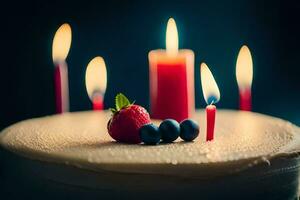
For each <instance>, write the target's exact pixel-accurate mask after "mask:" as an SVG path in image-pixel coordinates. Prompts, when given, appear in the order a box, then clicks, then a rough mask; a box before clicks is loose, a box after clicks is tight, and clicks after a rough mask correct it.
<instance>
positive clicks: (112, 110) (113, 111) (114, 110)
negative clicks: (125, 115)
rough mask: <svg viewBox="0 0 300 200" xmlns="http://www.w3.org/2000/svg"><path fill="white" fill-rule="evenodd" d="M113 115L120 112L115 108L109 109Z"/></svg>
mask: <svg viewBox="0 0 300 200" xmlns="http://www.w3.org/2000/svg"><path fill="white" fill-rule="evenodd" d="M109 110H110V111H111V112H112V113H113V114H115V113H116V112H118V111H117V110H116V109H115V108H110V109H109Z"/></svg>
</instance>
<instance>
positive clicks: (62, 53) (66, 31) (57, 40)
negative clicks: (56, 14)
mask: <svg viewBox="0 0 300 200" xmlns="http://www.w3.org/2000/svg"><path fill="white" fill-rule="evenodd" d="M71 41H72V30H71V26H70V25H69V24H67V23H65V24H63V25H61V26H60V27H59V28H58V29H57V31H56V33H55V35H54V38H53V43H52V59H53V62H60V61H64V60H65V59H66V57H67V56H68V53H69V50H70V46H71Z"/></svg>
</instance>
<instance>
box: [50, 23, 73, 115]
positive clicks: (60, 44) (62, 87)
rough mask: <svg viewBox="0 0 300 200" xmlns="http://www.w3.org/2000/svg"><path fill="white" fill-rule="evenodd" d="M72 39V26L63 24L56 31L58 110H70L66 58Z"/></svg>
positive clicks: (53, 51) (54, 58) (55, 77)
mask: <svg viewBox="0 0 300 200" xmlns="http://www.w3.org/2000/svg"><path fill="white" fill-rule="evenodd" d="M71 40H72V33H71V27H70V25H69V24H63V25H61V26H60V27H59V29H58V30H57V31H56V33H55V35H54V38H53V43H52V58H53V62H54V65H55V69H54V88H55V104H56V106H55V107H56V112H57V113H63V112H68V111H69V83H68V66H67V63H66V62H65V59H66V57H67V55H68V53H69V50H70V46H71Z"/></svg>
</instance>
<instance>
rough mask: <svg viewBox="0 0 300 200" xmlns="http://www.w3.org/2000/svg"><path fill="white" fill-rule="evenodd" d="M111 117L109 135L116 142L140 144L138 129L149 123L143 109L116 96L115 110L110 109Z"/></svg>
mask: <svg viewBox="0 0 300 200" xmlns="http://www.w3.org/2000/svg"><path fill="white" fill-rule="evenodd" d="M111 111H112V113H113V114H112V117H111V119H110V120H109V121H108V124H107V130H108V133H109V135H110V136H111V137H112V138H113V139H115V140H116V141H118V142H124V143H130V144H137V143H140V142H141V138H140V135H139V129H140V127H142V126H143V125H145V124H149V123H151V120H150V116H149V113H148V112H147V110H146V109H145V108H143V107H142V106H139V105H134V104H133V103H130V102H129V100H128V99H127V98H126V97H125V96H124V95H123V94H121V93H120V94H118V95H117V96H116V108H111Z"/></svg>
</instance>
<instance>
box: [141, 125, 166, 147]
mask: <svg viewBox="0 0 300 200" xmlns="http://www.w3.org/2000/svg"><path fill="white" fill-rule="evenodd" d="M139 134H140V137H141V140H142V142H144V143H145V144H149V145H155V144H158V143H159V141H160V138H161V135H160V132H159V129H158V127H157V126H155V125H154V124H146V125H144V126H142V127H141V128H140V130H139Z"/></svg>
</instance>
